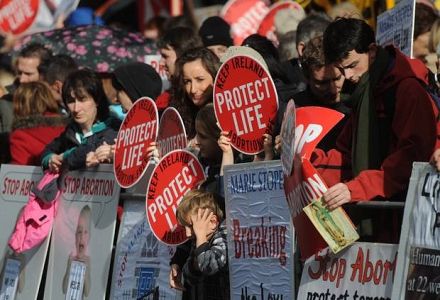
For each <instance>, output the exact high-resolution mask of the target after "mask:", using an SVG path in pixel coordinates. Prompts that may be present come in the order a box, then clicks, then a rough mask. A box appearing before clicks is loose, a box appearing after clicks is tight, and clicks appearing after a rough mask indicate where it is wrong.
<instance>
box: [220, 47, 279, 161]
mask: <svg viewBox="0 0 440 300" xmlns="http://www.w3.org/2000/svg"><path fill="white" fill-rule="evenodd" d="M277 110H278V96H277V93H276V90H275V84H274V83H273V80H272V78H271V77H270V74H269V72H268V71H267V70H266V68H265V67H263V66H262V65H261V64H260V63H259V62H258V61H257V60H256V59H254V58H253V57H250V56H247V55H237V56H232V57H231V58H229V59H228V60H226V61H225V62H224V63H223V64H222V66H221V67H220V69H219V71H218V73H217V76H216V78H215V82H214V111H215V116H216V118H217V120H218V123H219V125H220V128H221V130H222V131H229V132H230V134H231V136H230V138H231V144H232V146H233V147H234V148H235V149H237V150H238V151H240V152H243V153H245V154H249V155H253V154H257V153H259V152H261V151H262V150H263V146H264V145H263V142H264V136H263V135H264V134H265V133H269V134H272V128H273V124H274V121H275V117H276V113H277Z"/></svg>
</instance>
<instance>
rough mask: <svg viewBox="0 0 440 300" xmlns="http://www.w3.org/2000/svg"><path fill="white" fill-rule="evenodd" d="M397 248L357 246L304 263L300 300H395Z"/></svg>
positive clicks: (363, 244) (316, 256) (319, 255)
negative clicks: (392, 293) (394, 282)
mask: <svg viewBox="0 0 440 300" xmlns="http://www.w3.org/2000/svg"><path fill="white" fill-rule="evenodd" d="M396 260H397V245H391V244H375V243H355V244H354V245H352V246H351V247H350V248H347V250H345V251H342V252H340V253H339V254H337V255H335V254H332V253H331V252H330V250H329V249H328V248H326V249H324V250H322V251H321V252H319V253H318V254H316V255H314V256H312V257H310V258H309V259H308V260H307V261H306V262H305V264H304V269H303V273H302V276H301V284H300V286H299V292H298V299H328V300H330V299H344V300H345V299H347V300H348V299H353V300H366V299H383V300H391V299H402V298H394V297H393V298H391V289H392V285H393V278H394V276H395V273H396V263H397V261H396Z"/></svg>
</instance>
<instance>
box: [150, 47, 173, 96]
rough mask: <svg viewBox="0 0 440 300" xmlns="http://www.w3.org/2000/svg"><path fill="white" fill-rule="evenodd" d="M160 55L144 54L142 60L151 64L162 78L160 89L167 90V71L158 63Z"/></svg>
mask: <svg viewBox="0 0 440 300" xmlns="http://www.w3.org/2000/svg"><path fill="white" fill-rule="evenodd" d="M161 58H162V56H160V55H153V54H151V55H145V56H144V62H145V63H146V64H147V65H150V66H152V67H153V68H154V69H155V70H156V72H157V74H159V76H160V79H162V91H165V90H167V89H168V88H169V87H170V81H169V80H168V76H167V72H166V71H165V68H164V66H163V65H161V64H160V60H161Z"/></svg>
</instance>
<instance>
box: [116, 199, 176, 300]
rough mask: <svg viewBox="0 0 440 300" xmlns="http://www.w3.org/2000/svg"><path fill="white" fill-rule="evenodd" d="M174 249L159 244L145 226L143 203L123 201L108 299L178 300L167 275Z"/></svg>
mask: <svg viewBox="0 0 440 300" xmlns="http://www.w3.org/2000/svg"><path fill="white" fill-rule="evenodd" d="M174 251H175V247H171V246H168V245H165V244H163V243H161V242H159V241H158V240H157V239H156V237H155V236H154V234H153V232H152V231H151V229H150V227H149V226H148V221H147V217H146V215H145V202H143V201H135V200H125V201H124V215H123V217H122V222H121V227H120V230H119V236H118V244H117V247H116V255H115V259H114V266H113V277H112V288H111V296H110V299H124V300H131V299H146V300H148V299H151V300H152V299H167V300H168V299H169V300H177V299H181V293H180V292H177V290H173V289H171V288H170V287H169V286H170V285H169V281H168V275H169V273H170V265H169V262H170V259H171V257H172V256H173V254H174Z"/></svg>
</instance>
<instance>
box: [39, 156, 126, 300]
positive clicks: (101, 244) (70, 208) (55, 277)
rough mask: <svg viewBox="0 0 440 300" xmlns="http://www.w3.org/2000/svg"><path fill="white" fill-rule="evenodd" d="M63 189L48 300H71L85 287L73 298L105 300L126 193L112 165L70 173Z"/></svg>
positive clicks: (50, 269)
mask: <svg viewBox="0 0 440 300" xmlns="http://www.w3.org/2000/svg"><path fill="white" fill-rule="evenodd" d="M61 190H62V195H61V199H60V204H59V206H58V212H57V215H56V218H55V220H54V227H53V231H52V241H51V247H50V256H49V264H48V269H47V273H46V286H45V289H44V299H45V300H49V299H65V298H66V293H67V292H68V290H69V289H70V290H72V289H73V290H78V291H79V290H80V289H81V287H82V290H83V294H82V295H81V294H78V292H75V291H72V292H71V295H75V298H73V299H78V300H80V299H94V300H98V299H105V297H106V291H107V280H108V276H109V268H110V262H111V260H112V259H113V258H112V247H113V237H114V231H115V225H116V209H117V205H118V201H119V192H120V187H119V185H118V183H117V182H116V180H115V176H114V173H113V169H112V166H111V165H108V164H101V165H100V166H99V167H97V168H93V169H87V170H82V171H71V172H68V173H67V174H65V175H64V176H63V178H62V179H61ZM74 262H78V263H80V264H75V263H74ZM75 265H77V266H80V267H81V268H76V269H75V267H74V266H75ZM83 267H85V269H84V270H82V268H83ZM70 274H72V275H73V276H70ZM69 299H70V298H69Z"/></svg>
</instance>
